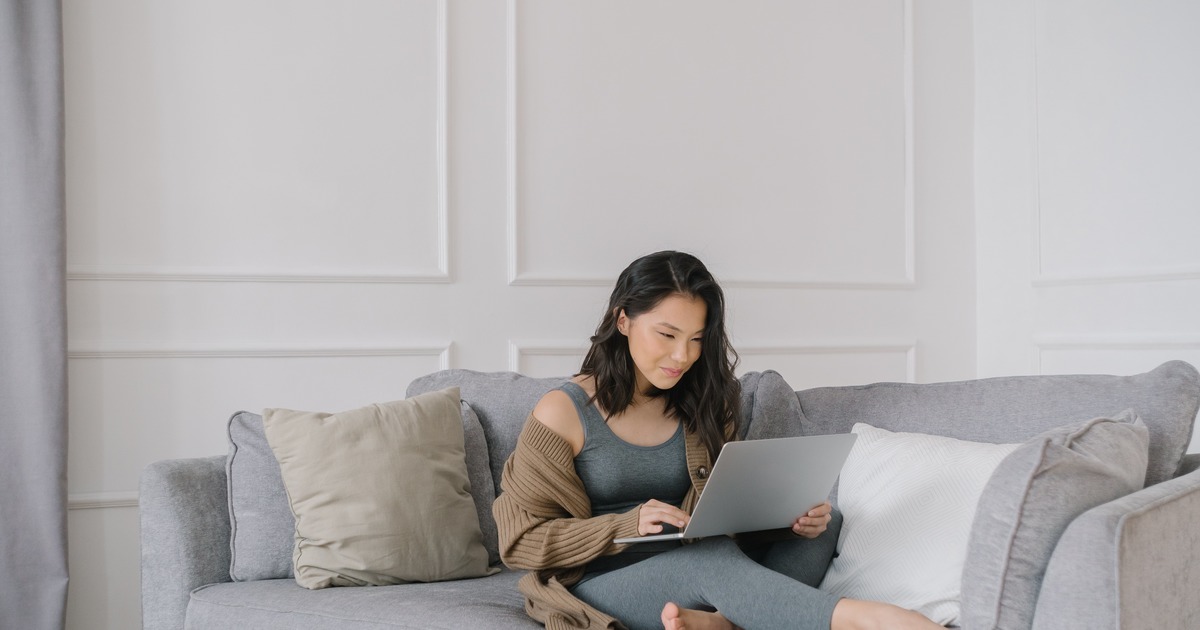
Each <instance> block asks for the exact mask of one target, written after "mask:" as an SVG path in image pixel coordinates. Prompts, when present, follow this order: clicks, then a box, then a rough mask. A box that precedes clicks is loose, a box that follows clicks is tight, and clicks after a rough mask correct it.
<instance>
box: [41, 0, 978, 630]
mask: <svg viewBox="0 0 1200 630" xmlns="http://www.w3.org/2000/svg"><path fill="white" fill-rule="evenodd" d="M64 13H65V52H66V81H67V160H68V163H67V166H68V182H67V186H68V190H67V199H68V233H69V243H68V250H69V254H68V264H69V278H70V282H69V283H68V298H69V316H70V357H71V361H70V370H71V371H70V377H71V401H70V402H71V438H70V440H71V442H70V446H71V451H70V462H69V464H70V476H69V490H70V506H71V508H72V509H71V511H70V517H69V522H70V542H71V571H72V577H73V579H72V583H71V594H70V601H69V610H68V617H69V620H68V625H69V627H71V628H129V627H136V626H137V625H138V623H139V614H140V613H139V609H138V577H137V576H138V558H137V512H136V500H137V494H136V489H137V479H138V474H139V472H140V471H141V469H142V468H143V467H144V466H145V465H146V464H147V463H149V462H151V461H154V460H158V459H165V458H176V457H199V456H206V455H214V454H221V453H224V452H225V448H226V447H225V433H224V429H225V421H226V419H227V418H228V416H229V415H230V414H231V413H232V412H235V411H237V410H240V409H250V410H259V409H261V408H263V407H266V406H289V407H296V408H309V409H323V410H338V409H346V408H351V407H356V406H360V405H363V404H367V403H370V402H375V401H381V400H389V399H396V398H400V397H403V395H404V389H405V386H406V384H407V383H408V382H409V381H410V380H411V379H412V378H413V377H415V376H418V375H420V374H423V373H427V372H430V371H433V370H437V369H439V368H445V367H464V368H471V369H477V370H505V369H516V370H520V371H522V372H526V373H529V374H535V375H545V374H562V373H567V372H571V371H573V370H574V369H575V368H576V367H577V365H578V359H579V357H580V355H581V353H582V349H583V344H584V342H585V340H586V338H587V336H588V335H589V334H590V333H591V331H592V329H593V327H594V326H595V323H596V321H597V318H598V317H599V315H600V311H601V309H602V308H603V305H604V301H605V298H606V296H607V292H608V288H609V285H610V283H611V282H612V280H613V279H614V278H615V276H616V274H617V273H618V272H619V271H620V269H621V268H622V267H623V266H624V265H625V264H626V263H628V262H629V261H630V260H632V259H633V258H634V257H636V256H638V255H641V254H644V253H647V252H650V251H654V250H657V249H664V248H676V249H685V250H689V251H692V252H695V253H697V254H698V255H699V256H700V257H701V258H702V259H704V260H705V261H706V262H707V263H708V264H709V266H710V268H711V269H712V270H713V271H714V272H715V273H716V274H717V275H718V276H719V278H720V279H721V280H722V281H723V282H724V284H725V286H726V287H727V291H728V294H729V298H730V303H731V306H730V311H731V312H730V317H731V326H732V334H733V337H734V340H735V343H736V345H737V347H738V348H739V349H740V350H741V353H742V358H743V363H742V368H743V370H762V369H768V368H771V369H777V370H779V371H780V372H782V373H783V375H784V376H785V377H786V378H787V379H788V380H789V381H790V382H791V383H792V385H793V386H795V387H797V388H802V387H809V386H814V385H825V384H848V383H861V382H868V381H877V380H900V381H906V380H908V381H935V380H949V379H957V378H969V377H972V376H974V374H975V371H976V357H975V352H974V348H975V339H976V330H975V329H976V314H975V309H976V303H975V300H974V290H975V279H974V275H975V273H976V268H975V262H976V256H975V240H974V234H975V226H974V216H973V214H972V204H973V203H974V196H973V195H974V193H973V188H972V139H971V138H972V132H973V129H974V122H973V119H972V116H973V107H974V105H973V99H972V90H973V87H974V85H975V81H974V78H973V75H974V66H973V62H972V54H973V52H972V48H973V44H972V37H973V28H972V17H971V6H970V4H969V3H962V2H956V1H951V0H926V1H922V2H920V3H913V2H911V0H860V1H856V2H850V3H825V2H815V1H813V2H794V1H791V0H772V1H766V0H757V1H753V2H740V3H728V2H721V1H718V0H705V1H703V2H696V1H685V0H669V1H660V2H644V1H641V0H637V1H635V0H613V1H609V2H603V3H596V2H564V1H561V0H556V1H554V2H551V1H542V2H538V1H534V0H511V1H509V2H498V1H496V0H455V1H454V2H448V1H447V0H423V1H422V0H412V1H409V2H395V1H384V0H362V1H360V2H354V3H337V2H328V1H319V0H287V1H286V2H283V1H279V0H238V1H236V2H234V1H232V0H214V1H207V2H194V1H189V0H106V1H103V2H95V1H86V0H67V1H66V2H65V3H64Z"/></svg>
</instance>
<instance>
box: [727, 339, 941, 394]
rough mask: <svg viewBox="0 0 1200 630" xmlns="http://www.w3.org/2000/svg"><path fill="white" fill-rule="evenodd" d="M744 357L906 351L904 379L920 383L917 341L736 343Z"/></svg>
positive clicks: (894, 352)
mask: <svg viewBox="0 0 1200 630" xmlns="http://www.w3.org/2000/svg"><path fill="white" fill-rule="evenodd" d="M736 349H737V351H738V354H739V355H741V356H795V355H805V354H903V355H904V368H905V379H906V382H908V383H915V382H917V342H915V341H874V340H865V339H864V340H844V341H839V342H838V343H799V344H794V343H793V344H761V343H756V344H744V345H740V346H737V348H736Z"/></svg>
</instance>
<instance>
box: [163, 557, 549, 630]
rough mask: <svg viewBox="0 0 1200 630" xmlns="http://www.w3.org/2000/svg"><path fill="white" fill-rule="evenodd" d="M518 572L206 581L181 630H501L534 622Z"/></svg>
mask: <svg viewBox="0 0 1200 630" xmlns="http://www.w3.org/2000/svg"><path fill="white" fill-rule="evenodd" d="M522 575H524V572H520V571H509V570H507V569H505V570H503V571H501V572H500V573H499V574H497V575H493V576H491V577H484V578H475V579H469V580H457V581H452V582H438V583H436V584H405V585H400V586H364V587H353V588H327V589H323V590H320V591H310V590H307V589H304V588H302V587H300V586H298V585H297V584H296V582H295V581H293V580H266V581H260V582H249V583H229V582H226V583H224V584H210V585H208V586H203V587H201V588H198V589H196V590H195V591H193V592H192V594H191V597H190V600H189V602H188V606H187V625H186V627H187V628H188V630H227V629H228V628H254V629H255V630H295V629H296V628H338V630H379V629H383V628H388V629H393V630H394V629H396V628H402V629H405V630H430V629H434V630H437V629H444V630H450V629H452V628H453V629H458V628H479V629H481V630H509V629H520V628H528V629H529V630H535V629H538V628H541V627H542V625H541V624H539V623H537V622H536V621H534V620H532V619H531V618H530V617H529V616H528V615H526V614H525V606H524V603H525V602H524V598H523V597H522V596H521V593H520V592H519V591H518V590H517V581H518V580H519V579H520V578H521V576H522Z"/></svg>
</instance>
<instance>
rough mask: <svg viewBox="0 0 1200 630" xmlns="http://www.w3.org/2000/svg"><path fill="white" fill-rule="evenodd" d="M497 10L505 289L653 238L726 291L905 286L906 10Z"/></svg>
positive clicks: (908, 199) (632, 249) (590, 267)
mask: <svg viewBox="0 0 1200 630" xmlns="http://www.w3.org/2000/svg"><path fill="white" fill-rule="evenodd" d="M509 7H510V8H509V10H510V16H509V20H510V27H509V28H510V33H509V38H510V41H509V47H510V50H509V56H510V60H509V63H510V67H509V86H508V90H509V95H510V96H509V99H510V100H509V110H510V111H509V117H510V119H509V143H510V146H509V152H510V155H509V160H510V165H509V169H510V171H509V174H510V183H509V186H510V190H509V215H510V226H509V236H510V239H511V244H510V254H509V256H510V260H509V271H510V279H511V280H512V282H513V283H515V284H577V283H584V284H607V283H608V280H607V278H609V277H610V276H612V275H613V274H615V273H616V272H617V271H619V270H620V269H621V267H622V266H623V265H624V264H625V262H627V261H628V260H630V259H631V258H633V257H635V256H636V255H638V254H639V253H641V252H645V251H653V250H654V249H662V248H663V246H662V244H663V243H672V244H673V246H674V247H675V248H677V249H685V250H689V251H709V252H712V254H711V256H709V259H710V260H711V262H712V263H714V264H719V265H720V266H721V267H722V268H723V269H725V270H726V272H725V276H726V278H727V282H728V283H730V284H735V285H738V284H746V285H768V286H777V285H784V286H809V285H815V286H840V285H867V286H896V285H899V286H905V285H909V284H911V283H912V282H913V279H914V277H913V274H914V270H913V257H914V252H913V247H914V246H913V242H912V238H913V185H912V179H911V169H912V165H911V159H912V156H911V133H912V107H911V105H912V103H911V92H912V84H911V59H912V41H911V19H912V16H911V7H909V6H908V3H906V2H895V1H890V2H855V3H848V4H847V3H838V4H836V5H830V4H827V3H818V2H785V1H775V2H770V1H759V2H752V3H739V4H728V3H715V2H704V3H687V4H686V6H685V5H684V4H683V3H678V2H656V3H645V2H636V1H634V0H624V1H618V2H608V3H603V4H594V3H593V4H588V3H571V2H563V3H534V2H520V1H518V0H510V2H509ZM616 32H621V33H622V38H621V45H620V46H612V45H611V43H612V37H613V33H616ZM830 58H836V59H837V60H838V63H837V64H830V63H828V60H829V59H830ZM799 112H803V115H797V113H799Z"/></svg>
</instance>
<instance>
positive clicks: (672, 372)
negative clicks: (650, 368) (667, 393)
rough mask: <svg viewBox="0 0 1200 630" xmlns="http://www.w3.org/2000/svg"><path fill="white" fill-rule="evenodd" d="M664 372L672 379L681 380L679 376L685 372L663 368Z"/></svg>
mask: <svg viewBox="0 0 1200 630" xmlns="http://www.w3.org/2000/svg"><path fill="white" fill-rule="evenodd" d="M662 371H663V372H665V373H666V375H667V376H670V377H671V378H679V375H680V374H683V370H672V369H671V368H662Z"/></svg>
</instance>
